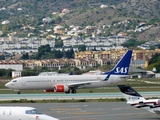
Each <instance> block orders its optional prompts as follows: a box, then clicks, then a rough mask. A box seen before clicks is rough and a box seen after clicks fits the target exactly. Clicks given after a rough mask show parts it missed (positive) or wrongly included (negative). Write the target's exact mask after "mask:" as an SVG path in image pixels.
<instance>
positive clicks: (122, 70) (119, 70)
mask: <svg viewBox="0 0 160 120" xmlns="http://www.w3.org/2000/svg"><path fill="white" fill-rule="evenodd" d="M127 72H128V67H125V68H124V67H117V68H116V71H115V73H127Z"/></svg>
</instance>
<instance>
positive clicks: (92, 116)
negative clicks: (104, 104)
mask: <svg viewBox="0 0 160 120" xmlns="http://www.w3.org/2000/svg"><path fill="white" fill-rule="evenodd" d="M141 114H144V115H148V114H147V113H146V112H145V113H127V114H105V115H104V114H103V115H100V114H99V115H97V114H96V115H88V116H69V117H68V116H66V117H59V119H61V120H63V119H71V118H75V119H77V118H87V120H88V118H98V117H105V116H106V117H107V116H110V117H111V116H124V115H126V116H134V115H141Z"/></svg>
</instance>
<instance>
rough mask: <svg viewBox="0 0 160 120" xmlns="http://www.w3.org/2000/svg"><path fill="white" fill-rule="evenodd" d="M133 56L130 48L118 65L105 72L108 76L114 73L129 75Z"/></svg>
mask: <svg viewBox="0 0 160 120" xmlns="http://www.w3.org/2000/svg"><path fill="white" fill-rule="evenodd" d="M131 58H132V50H128V51H127V52H126V54H125V55H124V56H123V57H122V58H121V59H120V60H119V62H118V63H117V64H116V66H115V67H114V68H113V69H112V70H111V71H109V72H105V73H104V74H108V76H107V77H110V75H111V74H112V75H113V74H114V75H128V70H129V66H130V62H131ZM107 77H106V78H107ZM107 79H108V78H107ZM107 79H105V80H107Z"/></svg>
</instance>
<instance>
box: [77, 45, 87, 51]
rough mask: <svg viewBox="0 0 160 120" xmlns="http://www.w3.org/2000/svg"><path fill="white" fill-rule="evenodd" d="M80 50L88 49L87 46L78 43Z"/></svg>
mask: <svg viewBox="0 0 160 120" xmlns="http://www.w3.org/2000/svg"><path fill="white" fill-rule="evenodd" d="M77 47H78V50H79V51H86V46H85V45H78V46H77Z"/></svg>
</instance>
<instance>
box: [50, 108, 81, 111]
mask: <svg viewBox="0 0 160 120" xmlns="http://www.w3.org/2000/svg"><path fill="white" fill-rule="evenodd" d="M50 110H52V111H54V110H82V109H81V108H51V109H50Z"/></svg>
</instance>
